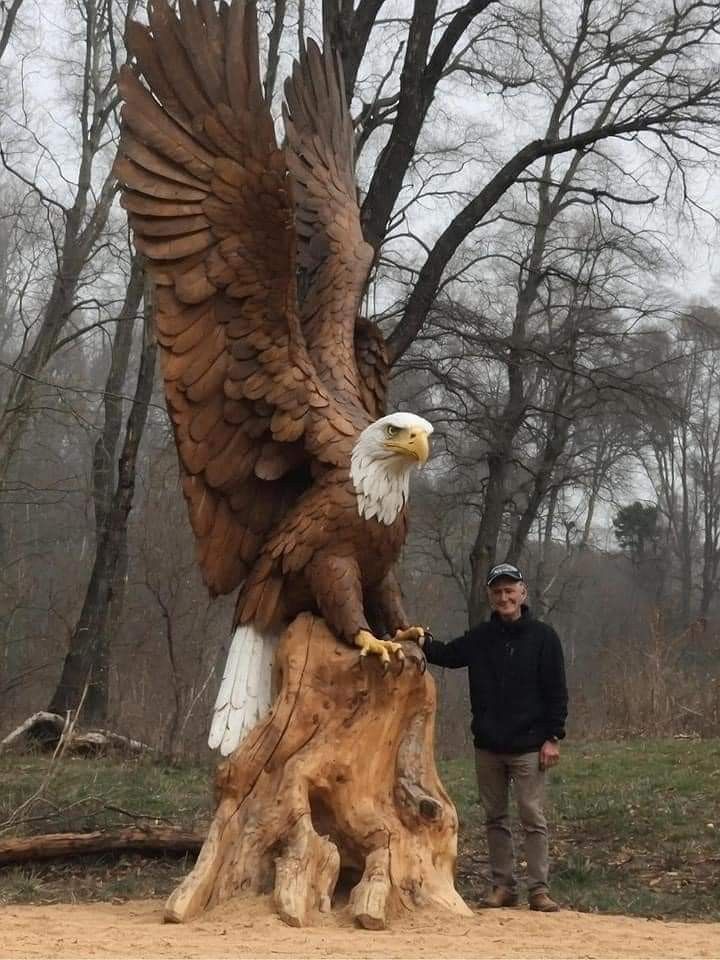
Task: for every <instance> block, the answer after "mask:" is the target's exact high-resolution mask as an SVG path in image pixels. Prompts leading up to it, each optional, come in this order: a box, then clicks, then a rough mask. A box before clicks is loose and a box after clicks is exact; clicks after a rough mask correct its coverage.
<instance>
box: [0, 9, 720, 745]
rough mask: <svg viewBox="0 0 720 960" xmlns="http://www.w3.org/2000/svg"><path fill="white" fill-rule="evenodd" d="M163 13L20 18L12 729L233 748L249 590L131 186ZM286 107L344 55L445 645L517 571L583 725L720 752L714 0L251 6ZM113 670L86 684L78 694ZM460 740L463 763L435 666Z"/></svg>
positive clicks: (13, 242)
mask: <svg viewBox="0 0 720 960" xmlns="http://www.w3.org/2000/svg"><path fill="white" fill-rule="evenodd" d="M128 16H134V17H137V18H140V19H142V18H143V16H144V9H143V6H142V4H140V3H137V2H136V0H64V2H63V0H51V2H47V0H46V2H42V3H40V2H37V0H4V2H3V3H2V4H0V148H1V149H0V161H1V163H2V166H1V168H0V736H1V735H3V734H5V733H7V732H8V731H9V730H11V729H12V728H13V727H14V726H16V725H17V724H18V723H20V721H21V720H23V719H24V718H25V717H27V716H28V714H30V713H32V712H34V711H36V710H39V709H45V708H48V707H49V708H51V709H53V710H58V711H60V712H63V711H65V710H67V709H72V710H74V709H76V708H77V707H78V706H79V705H80V703H82V714H83V720H84V721H87V722H89V723H93V724H95V725H100V726H103V727H107V728H110V729H113V730H116V731H119V732H121V733H124V734H128V735H130V736H133V737H138V738H140V739H142V740H143V741H145V742H147V743H150V744H151V745H152V746H153V747H154V748H156V749H157V750H158V751H160V752H161V753H163V754H167V755H170V756H173V757H178V756H196V755H199V754H202V753H203V751H204V750H205V749H206V748H205V747H204V741H205V736H206V731H207V727H208V715H209V711H210V708H211V705H212V701H213V698H214V695H215V691H216V687H217V683H218V679H219V678H218V671H219V670H221V669H222V663H223V662H224V655H225V651H226V649H227V643H228V632H229V625H230V618H231V614H232V599H231V598H223V599H219V600H215V601H213V602H210V601H209V599H208V597H207V594H206V591H205V589H204V587H203V585H202V583H201V581H200V577H199V574H198V571H197V568H196V565H195V561H194V556H193V543H192V538H191V534H190V530H189V524H188V523H187V520H186V516H185V505H184V502H183V499H182V495H181V491H180V487H179V483H178V473H177V464H176V456H175V449H174V443H173V439H172V435H171V432H170V428H169V423H168V420H167V416H166V414H165V410H164V404H163V399H162V394H161V387H160V385H159V382H158V377H157V371H156V346H155V342H154V339H153V335H152V325H151V322H150V315H151V314H150V310H151V308H150V304H149V297H145V290H144V284H143V275H142V263H141V262H140V260H139V258H138V257H137V256H136V255H135V254H134V253H133V250H132V248H131V246H130V243H129V239H128V233H127V227H126V222H125V216H124V213H123V211H122V210H121V209H120V208H119V206H118V204H117V185H116V182H115V180H114V177H113V175H112V170H111V165H112V160H113V156H114V151H115V148H116V143H117V132H118V122H119V116H118V109H119V104H118V100H117V92H116V89H115V85H114V77H115V71H116V69H117V67H118V66H119V65H120V64H121V63H122V62H124V59H125V53H124V44H123V34H124V29H125V23H126V18H127V17H128ZM259 18H260V29H261V34H262V41H263V55H264V58H265V60H264V62H265V64H266V94H267V98H268V101H269V102H271V103H272V105H273V110H274V111H277V112H278V113H279V103H280V98H281V81H282V78H283V76H284V75H285V74H286V73H287V70H288V68H289V65H290V61H291V58H292V56H293V55H294V53H295V51H296V50H297V43H298V37H299V36H300V35H312V36H315V37H320V36H322V33H323V26H324V32H325V36H326V37H330V38H331V40H332V42H333V43H334V44H335V46H336V47H337V49H338V52H339V55H340V57H341V61H342V65H343V70H344V77H345V83H346V88H347V90H348V93H349V95H350V97H351V102H352V110H353V115H354V117H356V129H357V148H358V180H359V184H360V190H361V198H362V203H363V206H362V215H363V228H364V232H365V236H366V239H367V240H368V242H369V243H371V244H372V245H373V246H374V248H375V250H376V252H377V262H376V267H375V271H374V274H373V279H372V282H371V285H370V288H369V290H368V295H367V300H366V305H365V312H366V314H367V315H368V316H370V317H371V318H373V319H374V320H376V321H377V322H378V323H379V324H380V325H381V327H382V329H383V331H384V332H385V333H386V335H387V337H388V345H389V349H390V353H391V359H392V361H393V381H392V394H393V406H394V407H397V408H405V409H412V410H413V411H415V412H416V413H419V414H422V415H424V416H426V417H428V418H429V419H430V420H432V422H433V423H434V425H435V428H436V439H435V445H434V457H433V460H432V462H431V464H430V465H429V466H428V467H427V468H426V469H425V471H424V472H423V473H422V475H421V476H420V477H419V478H418V480H417V482H416V483H415V484H414V489H413V493H412V502H411V510H412V532H411V538H410V541H409V543H408V545H407V548H406V550H405V555H404V558H403V571H402V580H403V583H404V587H405V591H406V595H407V597H406V599H407V605H408V607H409V609H410V610H411V611H413V613H414V614H415V615H416V617H417V619H418V621H419V622H424V623H428V624H429V625H431V627H432V629H433V631H434V632H435V635H436V636H438V637H440V638H442V639H448V638H449V637H451V636H453V635H455V634H457V633H459V632H461V631H463V630H464V629H466V628H467V625H468V623H469V622H470V623H472V622H474V621H476V620H478V619H479V618H481V617H483V616H484V615H485V613H486V611H485V607H484V575H485V572H486V570H487V568H488V566H489V565H490V563H491V562H493V561H494V560H500V559H511V560H513V561H518V562H520V563H521V564H522V565H523V566H524V568H525V570H526V572H527V577H528V579H529V581H530V586H531V602H532V605H533V607H534V609H535V610H536V612H538V613H539V614H540V615H542V616H543V617H546V618H548V619H549V620H550V621H551V622H552V623H553V624H554V625H555V626H556V628H557V629H558V631H559V632H560V634H561V636H562V639H563V642H564V645H565V651H566V656H567V663H568V672H569V679H570V685H571V696H572V714H571V727H570V730H571V733H572V734H573V735H574V736H576V737H585V736H589V735H593V736H606V735H613V736H616V735H633V734H643V735H655V736H669V735H682V734H700V735H702V736H717V735H718V734H720V691H719V689H718V683H719V682H720V670H719V668H718V657H717V650H718V638H719V635H720V609H719V604H718V585H719V582H720V581H719V578H720V569H719V567H720V310H719V309H717V308H716V302H715V301H716V292H717V285H716V278H715V277H714V275H713V262H714V259H713V249H712V247H713V243H714V240H715V236H716V233H715V230H716V218H717V215H718V213H719V212H720V194H718V192H717V189H716V188H715V186H714V184H715V183H716V182H717V172H718V170H717V160H718V148H719V146H720V134H719V133H718V131H720V71H719V70H718V67H717V63H718V58H717V52H718V41H719V40H720V10H719V9H718V7H717V5H716V4H715V3H707V2H701V0H675V2H670V0H550V2H539V0H533V2H531V0H508V2H492V0H468V2H461V0H454V2H440V0H415V2H414V3H413V2H411V0H325V2H324V3H323V4H322V5H321V4H320V2H319V0H307V2H304V0H275V2H273V3H270V2H260V3H259ZM88 677H89V678H90V680H91V682H90V683H89V684H87V683H86V681H87V680H88ZM439 684H440V695H441V701H442V710H441V716H440V731H439V734H440V744H441V749H442V751H443V752H444V753H445V754H446V755H454V754H457V753H458V752H460V751H461V750H463V748H464V747H465V746H466V744H467V742H468V733H467V726H468V707H467V703H466V699H465V678H464V676H463V675H457V674H451V673H450V672H446V673H445V674H444V675H439Z"/></svg>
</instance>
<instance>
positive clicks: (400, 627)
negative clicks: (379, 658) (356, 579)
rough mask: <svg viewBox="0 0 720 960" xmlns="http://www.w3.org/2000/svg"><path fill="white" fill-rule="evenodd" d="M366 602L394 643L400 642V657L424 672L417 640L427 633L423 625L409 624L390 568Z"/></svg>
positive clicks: (423, 663)
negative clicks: (375, 611)
mask: <svg viewBox="0 0 720 960" xmlns="http://www.w3.org/2000/svg"><path fill="white" fill-rule="evenodd" d="M368 602H369V603H370V604H371V605H372V608H373V609H374V610H377V613H378V616H379V618H380V620H381V621H382V623H384V624H385V626H386V629H387V631H388V634H389V636H390V637H391V638H392V642H393V643H394V644H396V645H397V644H402V645H404V646H402V647H401V652H402V654H403V657H402V659H405V658H407V659H408V660H410V661H412V662H413V663H414V664H415V665H416V666H417V668H418V669H419V670H420V671H422V672H424V671H425V668H426V666H427V663H426V661H425V656H424V654H423V652H422V650H421V649H420V646H419V645H418V640H420V638H421V637H424V636H425V634H426V633H428V631H427V629H426V628H425V627H419V626H410V621H409V619H408V616H407V614H406V613H405V607H404V606H403V602H402V592H401V590H400V585H399V583H398V581H397V577H396V576H395V574H394V573H393V571H392V570H390V571H389V572H388V573H387V574H386V575H385V577H383V579H382V580H381V581H380V583H378V584H377V585H376V586H375V587H374V588H373V589H372V590H371V591H369V596H368Z"/></svg>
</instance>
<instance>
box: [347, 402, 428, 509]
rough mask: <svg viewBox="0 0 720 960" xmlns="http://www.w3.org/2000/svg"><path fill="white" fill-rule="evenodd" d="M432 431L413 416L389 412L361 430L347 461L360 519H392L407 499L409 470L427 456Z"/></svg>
mask: <svg viewBox="0 0 720 960" xmlns="http://www.w3.org/2000/svg"><path fill="white" fill-rule="evenodd" d="M432 432H433V426H432V424H431V423H428V421H427V420H423V418H422V417H418V416H416V415H415V414H414V413H391V414H389V415H388V416H387V417H381V418H380V420H376V421H375V422H374V423H371V424H370V426H369V427H366V428H365V429H364V430H363V432H362V433H361V434H360V436H359V437H358V439H357V443H356V444H355V446H354V447H353V452H352V457H351V460H350V477H351V478H352V482H353V486H354V487H355V492H356V494H357V502H358V513H359V514H360V516H362V517H365V519H366V520H369V519H370V518H371V517H376V518H377V519H378V520H379V521H380V523H387V524H390V523H392V522H393V521H394V520H395V518H396V517H397V515H398V513H399V512H400V511H401V510H402V508H403V507H404V506H405V503H406V501H407V498H408V491H409V489H410V471H411V469H412V468H413V467H415V466H418V465H420V464H423V463H425V461H426V460H427V458H428V457H429V455H430V441H429V437H430V434H431V433H432Z"/></svg>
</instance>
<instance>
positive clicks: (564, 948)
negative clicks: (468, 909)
mask: <svg viewBox="0 0 720 960" xmlns="http://www.w3.org/2000/svg"><path fill="white" fill-rule="evenodd" d="M161 917H162V901H160V900H151V901H146V902H138V901H136V902H130V903H125V904H118V905H113V904H97V903H93V904H77V905H65V904H59V905H52V906H10V907H3V908H2V909H0V957H2V958H3V960H7V958H19V957H27V958H38V957H47V958H50V957H51V958H53V960H56V958H57V960H70V958H72V960H78V958H81V957H93V958H96V957H98V958H111V957H112V958H114V957H117V958H131V957H132V958H134V960H135V958H155V957H162V958H171V957H178V958H186V957H187V958H225V957H227V958H231V957H232V958H245V957H247V958H251V957H254V958H259V957H263V958H276V957H293V958H303V957H307V958H313V960H315V958H325V957H333V958H335V957H337V958H373V960H374V958H377V960H381V958H382V960H390V958H392V957H402V958H431V957H432V958H434V957H438V958H466V957H467V958H471V957H472V958H487V957H497V958H500V957H548V958H559V957H568V958H569V957H572V958H586V957H587V958H598V960H599V958H619V957H633V958H634V957H647V958H653V960H655V958H660V957H667V958H670V957H672V958H674V960H678V958H693V957H708V958H713V960H717V958H720V924H719V923H707V924H704V923H664V922H662V921H658V920H638V919H635V918H630V917H611V916H597V915H591V914H583V913H574V912H572V911H563V912H561V913H558V914H554V915H546V916H545V915H542V914H536V913H531V912H530V911H529V910H527V909H514V910H493V911H479V912H477V913H476V914H475V915H474V916H472V917H469V918H452V919H449V918H448V917H447V915H444V916H442V917H440V916H428V915H426V914H424V915H416V916H405V917H400V918H397V919H396V920H395V921H394V924H393V929H392V930H388V931H382V932H370V931H366V930H358V929H355V928H354V927H353V926H352V923H351V922H350V920H349V918H348V917H346V916H345V915H344V914H343V913H338V914H333V915H332V916H331V917H327V918H323V919H322V920H321V921H320V922H319V924H318V926H315V927H312V928H307V929H301V930H296V929H292V928H290V927H287V926H285V924H283V923H282V922H281V921H280V920H278V919H277V917H275V916H274V915H273V914H272V912H271V911H270V909H269V907H268V903H267V901H266V900H259V899H258V900H250V901H247V900H244V901H242V902H236V903H234V904H233V903H230V904H224V905H223V906H222V907H220V908H218V909H216V910H214V911H212V912H210V913H208V914H205V915H204V916H203V917H201V918H199V919H198V920H196V921H195V922H194V923H191V924H187V925H182V926H176V925H171V924H163V923H161Z"/></svg>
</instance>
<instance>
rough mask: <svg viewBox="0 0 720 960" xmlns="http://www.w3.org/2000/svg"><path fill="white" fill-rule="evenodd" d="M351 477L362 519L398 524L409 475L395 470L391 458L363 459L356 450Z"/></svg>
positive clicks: (408, 484) (407, 489)
mask: <svg viewBox="0 0 720 960" xmlns="http://www.w3.org/2000/svg"><path fill="white" fill-rule="evenodd" d="M350 477H351V479H352V482H353V487H354V489H355V496H356V498H357V508H358V513H359V514H360V516H361V517H363V518H364V519H365V520H372V518H373V517H374V518H375V519H376V520H377V521H378V522H379V523H384V524H386V525H388V526H389V525H390V524H392V523H394V522H395V520H397V518H398V515H399V513H400V511H401V510H402V509H403V507H404V506H405V504H406V503H407V498H408V492H409V490H410V471H409V470H408V469H407V468H406V467H405V466H404V465H403V467H402V468H401V469H398V467H397V466H396V464H395V461H394V460H393V459H392V458H387V459H376V458H373V457H369V456H365V455H363V453H362V452H360V451H358V450H357V448H356V450H355V451H353V456H352V461H351V464H350Z"/></svg>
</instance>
